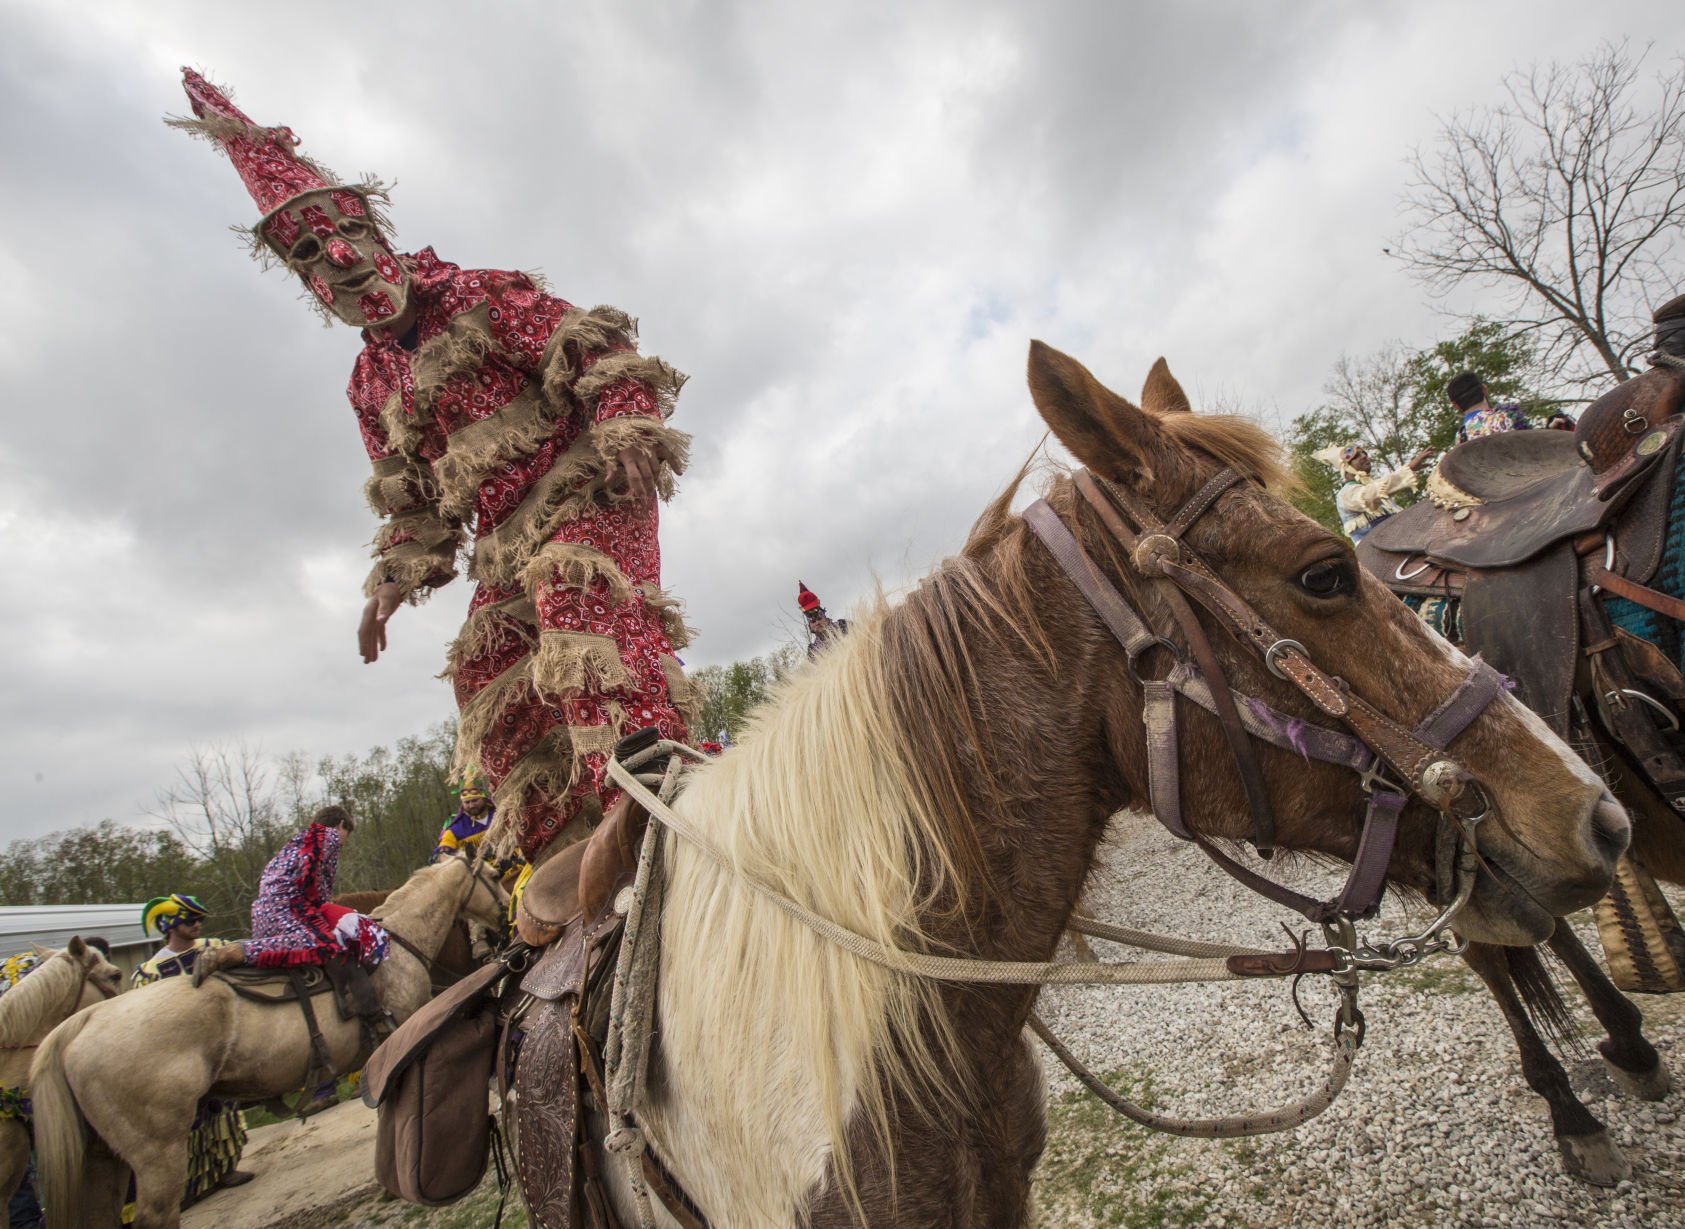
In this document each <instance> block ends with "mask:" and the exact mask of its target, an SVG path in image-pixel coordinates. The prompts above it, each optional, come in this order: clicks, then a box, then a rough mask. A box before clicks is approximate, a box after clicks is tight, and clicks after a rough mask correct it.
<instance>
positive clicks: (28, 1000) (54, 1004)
mask: <svg viewBox="0 0 1685 1229" xmlns="http://www.w3.org/2000/svg"><path fill="white" fill-rule="evenodd" d="M81 972H82V971H81V969H80V968H78V967H77V966H76V965H75V964H74V963H73V962H72V961H71V960H70V959H69V957H67V956H65V955H64V954H63V953H55V954H54V955H53V956H52V957H51V958H49V959H48V960H46V961H45V962H43V963H42V964H41V966H40V967H39V968H37V969H35V970H34V971H33V972H31V973H30V974H29V975H28V976H26V977H24V978H23V979H22V980H21V981H20V982H18V984H17V985H15V986H13V987H12V988H11V989H10V990H8V991H7V992H6V994H5V995H4V996H0V1044H4V1045H16V1046H21V1045H31V1044H34V1043H36V1042H39V1041H40V1040H41V1039H42V1038H43V1037H45V1036H46V1035H47V1034H48V1033H50V1032H52V1031H53V1029H55V1028H57V1027H58V1025H59V1024H60V1023H62V1022H63V1021H64V1020H65V1019H67V1018H68V1017H69V1016H70V1014H71V1012H72V1011H76V1010H80V1009H81V1008H82V1007H84V1006H87V1004H86V1003H83V1002H80V1001H78V1002H76V1003H74V1004H73V1003H72V1002H71V1000H70V989H71V985H72V983H73V982H74V981H75V979H76V978H78V977H80V976H81ZM89 994H96V995H97V991H95V990H94V988H93V986H92V985H91V984H86V983H84V985H83V987H82V994H81V997H82V998H86V997H87V996H88V995H89ZM0 1053H11V1051H0ZM25 1065H26V1066H27V1062H26V1064H25Z"/></svg>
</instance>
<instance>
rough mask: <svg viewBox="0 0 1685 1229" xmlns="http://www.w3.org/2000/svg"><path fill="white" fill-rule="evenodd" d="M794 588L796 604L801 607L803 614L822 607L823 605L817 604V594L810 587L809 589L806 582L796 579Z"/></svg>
mask: <svg viewBox="0 0 1685 1229" xmlns="http://www.w3.org/2000/svg"><path fill="white" fill-rule="evenodd" d="M796 588H797V592H796V605H798V606H800V607H801V608H802V613H803V614H807V613H808V612H809V611H812V610H820V609H823V607H821V606H820V605H819V595H818V594H817V593H815V592H814V591H813V590H812V589H809V588H808V587H807V585H806V584H804V583H803V582H802V581H799V580H798V581H797V582H796Z"/></svg>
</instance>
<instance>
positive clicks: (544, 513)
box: [468, 441, 603, 588]
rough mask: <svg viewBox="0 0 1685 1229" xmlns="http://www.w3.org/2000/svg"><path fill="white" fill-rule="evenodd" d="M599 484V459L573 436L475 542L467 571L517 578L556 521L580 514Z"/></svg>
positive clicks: (489, 579) (500, 581)
mask: <svg viewBox="0 0 1685 1229" xmlns="http://www.w3.org/2000/svg"><path fill="white" fill-rule="evenodd" d="M602 490H603V481H602V465H601V463H600V462H599V461H598V460H597V458H596V457H595V456H594V455H593V454H592V450H591V448H590V446H589V445H588V444H587V443H585V442H584V441H576V442H575V444H574V446H573V447H572V448H570V449H568V451H567V452H566V453H564V454H563V455H562V457H561V459H560V460H558V461H557V462H556V463H555V464H554V465H552V466H551V467H550V469H549V470H548V471H547V472H546V473H545V474H544V475H543V476H542V477H541V478H539V479H538V480H537V481H536V482H534V483H533V484H532V489H531V490H529V491H528V492H527V493H526V495H525V497H524V498H522V500H521V502H520V504H519V505H518V506H517V507H516V508H515V510H514V511H513V512H511V513H510V514H509V516H508V517H507V518H506V519H505V520H504V521H503V523H502V524H501V525H499V526H498V527H497V528H496V529H494V530H492V531H491V532H490V533H488V534H486V535H485V536H484V537H482V538H480V540H479V541H478V542H476V543H475V544H474V558H473V562H472V563H471V564H470V566H469V569H468V574H469V575H470V576H472V577H473V578H474V579H475V580H479V581H483V582H485V583H486V584H490V585H496V586H498V587H499V588H507V587H510V586H512V585H515V584H517V583H518V582H519V581H520V578H521V574H522V572H523V571H524V570H525V568H526V566H527V564H528V562H529V561H530V560H531V559H532V557H533V555H534V553H535V552H537V550H538V549H539V548H540V547H541V546H543V545H544V544H545V543H546V542H547V541H549V540H550V537H551V535H553V534H554V533H555V532H556V529H557V527H558V526H560V525H562V524H564V523H566V522H568V521H574V520H578V519H579V518H580V517H581V516H583V515H584V514H585V513H586V512H587V511H589V510H590V508H591V506H592V504H593V503H594V501H595V499H596V497H597V495H598V494H599V493H600V492H601V491H602Z"/></svg>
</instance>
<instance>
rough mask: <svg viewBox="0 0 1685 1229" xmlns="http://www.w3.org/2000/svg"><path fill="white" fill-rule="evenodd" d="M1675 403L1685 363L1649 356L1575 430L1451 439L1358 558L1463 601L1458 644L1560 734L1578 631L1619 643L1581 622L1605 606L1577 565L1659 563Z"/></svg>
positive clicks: (1407, 585)
mask: <svg viewBox="0 0 1685 1229" xmlns="http://www.w3.org/2000/svg"><path fill="white" fill-rule="evenodd" d="M1682 405H1685V374H1682V373H1679V372H1675V371H1672V370H1670V369H1666V368H1657V369H1654V370H1652V371H1649V372H1646V373H1645V374H1644V375H1642V376H1639V377H1638V378H1636V379H1634V380H1630V381H1628V382H1627V383H1625V384H1623V385H1621V386H1620V387H1619V388H1617V389H1615V390H1613V391H1612V392H1610V393H1608V394H1606V395H1605V396H1604V397H1602V398H1599V400H1598V401H1597V402H1596V403H1594V404H1593V405H1592V406H1591V407H1590V408H1588V409H1587V410H1586V412H1585V414H1583V415H1582V416H1581V419H1580V423H1579V426H1578V428H1577V429H1576V430H1575V432H1574V433H1573V434H1572V435H1570V434H1568V433H1567V432H1560V431H1543V430H1540V431H1511V432H1504V433H1502V434H1499V435H1490V436H1486V437H1484V438H1481V439H1477V440H1472V441H1470V442H1469V443H1467V444H1463V445H1460V446H1459V447H1457V448H1454V449H1452V450H1451V451H1450V452H1448V453H1447V454H1446V455H1445V457H1444V459H1443V460H1442V461H1441V462H1440V466H1439V471H1438V473H1436V475H1435V477H1434V481H1433V482H1432V483H1431V484H1430V494H1431V498H1429V499H1424V500H1422V501H1421V502H1419V503H1417V504H1415V505H1413V506H1412V507H1410V508H1407V509H1405V510H1404V511H1403V512H1400V513H1398V514H1396V515H1394V516H1391V517H1389V518H1387V519H1386V520H1385V521H1382V522H1381V523H1380V524H1379V525H1377V526H1376V527H1375V528H1374V529H1373V530H1372V531H1371V532H1370V533H1369V534H1368V535H1367V536H1366V537H1365V538H1364V539H1363V541H1362V542H1361V543H1360V544H1359V545H1358V548H1357V557H1358V560H1359V562H1361V563H1362V564H1363V566H1364V567H1365V568H1367V569H1368V570H1369V571H1370V572H1372V573H1374V574H1375V575H1376V576H1377V577H1379V578H1380V580H1381V581H1382V583H1384V584H1385V585H1386V586H1387V587H1388V588H1390V589H1391V590H1392V591H1393V592H1395V593H1397V594H1399V595H1401V596H1415V597H1430V598H1450V599H1456V600H1458V601H1459V602H1460V619H1461V627H1462V631H1463V640H1464V644H1465V646H1466V647H1467V648H1468V649H1469V650H1470V651H1471V652H1478V653H1480V654H1481V655H1482V656H1483V657H1484V658H1485V659H1486V660H1487V661H1488V662H1489V663H1490V664H1491V665H1492V666H1493V667H1494V668H1496V669H1498V670H1500V671H1502V672H1503V673H1505V674H1507V675H1509V676H1510V677H1512V678H1513V679H1515V680H1516V684H1517V691H1518V692H1519V694H1520V696H1521V698H1522V699H1523V700H1524V701H1525V702H1526V703H1527V704H1528V705H1529V706H1530V707H1532V708H1533V709H1534V710H1535V711H1536V712H1538V713H1539V714H1540V715H1541V716H1543V717H1544V718H1545V720H1546V721H1548V722H1549V723H1550V724H1551V725H1552V727H1553V728H1554V729H1555V730H1556V731H1557V732H1558V733H1559V734H1561V735H1563V736H1564V737H1567V736H1568V734H1569V727H1570V711H1569V710H1570V700H1571V697H1572V695H1573V694H1574V689H1575V675H1576V671H1577V669H1578V667H1579V658H1580V654H1581V647H1582V644H1588V645H1595V644H1602V643H1604V642H1608V643H1610V644H1613V643H1614V642H1615V637H1614V636H1613V633H1612V632H1611V631H1609V630H1608V629H1607V628H1602V629H1601V630H1598V631H1597V632H1596V634H1588V633H1587V616H1588V615H1591V614H1596V615H1598V616H1600V615H1601V610H1600V607H1599V608H1596V609H1595V610H1593V609H1592V608H1593V607H1596V604H1595V603H1591V602H1590V601H1589V595H1588V594H1587V592H1586V590H1587V587H1588V583H1589V582H1588V579H1587V575H1586V573H1587V572H1588V571H1590V570H1594V569H1597V568H1599V567H1603V568H1607V570H1608V571H1610V572H1613V573H1618V574H1619V576H1620V577H1622V578H1624V579H1626V580H1628V581H1632V582H1636V583H1637V584H1639V585H1642V584H1644V583H1645V582H1647V581H1648V580H1649V579H1650V577H1651V576H1652V575H1653V574H1654V573H1655V571H1656V568H1657V566H1658V565H1659V564H1660V562H1661V556H1662V550H1663V546H1664V542H1665V537H1666V531H1667V512H1668V499H1669V496H1670V495H1671V492H1672V482H1671V476H1672V473H1673V470H1674V467H1675V466H1676V464H1677V462H1678V456H1679V451H1680V446H1681V441H1682V439H1685V416H1681V415H1678V413H1677V411H1678V410H1679V409H1680V408H1681V406H1682ZM1652 475H1654V476H1656V479H1657V480H1655V481H1648V480H1647V479H1649V478H1650V477H1651V476H1652ZM1592 621H1593V622H1596V619H1593V620H1592Z"/></svg>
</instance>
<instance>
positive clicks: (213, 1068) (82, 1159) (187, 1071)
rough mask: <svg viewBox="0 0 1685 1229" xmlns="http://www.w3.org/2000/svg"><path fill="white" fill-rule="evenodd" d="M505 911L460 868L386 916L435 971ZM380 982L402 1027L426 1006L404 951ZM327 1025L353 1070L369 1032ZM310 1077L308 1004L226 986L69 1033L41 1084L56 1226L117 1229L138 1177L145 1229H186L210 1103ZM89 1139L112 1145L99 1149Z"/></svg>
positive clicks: (37, 1092) (432, 874)
mask: <svg viewBox="0 0 1685 1229" xmlns="http://www.w3.org/2000/svg"><path fill="white" fill-rule="evenodd" d="M505 903H506V897H505V896H504V894H503V892H502V889H501V888H499V887H498V886H497V883H496V881H495V880H494V879H492V878H491V876H490V874H489V873H488V872H485V871H482V870H481V869H480V867H479V866H478V864H477V863H475V862H474V861H472V860H471V859H469V858H466V857H457V858H449V859H446V860H445V861H443V862H440V863H438V864H437V865H434V866H428V867H423V868H422V869H421V870H419V871H417V872H415V874H413V875H411V876H410V878H409V881H408V882H406V883H405V884H404V885H403V886H402V887H400V888H399V889H398V890H397V891H395V892H393V893H392V895H391V896H390V897H388V898H387V900H386V903H385V904H384V905H383V906H381V908H379V909H378V910H376V911H375V916H376V917H377V918H378V919H379V920H380V923H381V924H382V925H383V926H385V927H386V928H387V929H388V930H389V931H390V932H391V933H392V934H393V936H394V939H395V940H396V939H397V938H399V937H401V938H402V939H403V940H404V941H405V942H406V943H408V944H409V945H410V946H412V947H414V948H415V949H416V950H417V951H420V952H422V953H424V954H425V955H426V956H427V958H428V959H429V960H431V959H432V957H433V956H435V955H436V954H437V953H438V951H439V948H440V946H441V945H442V944H443V943H444V940H445V936H446V934H447V933H448V932H449V931H450V928H451V926H452V924H453V923H454V922H455V921H456V919H457V917H459V916H465V917H468V918H471V919H473V920H475V921H479V922H483V923H485V924H487V925H490V926H496V925H498V924H499V922H500V920H501V918H502V916H503V909H504V906H505ZM372 981H373V983H374V988H375V991H376V993H377V994H378V995H379V996H380V1001H381V1004H382V1005H383V1006H384V1007H385V1008H386V1009H387V1010H388V1011H390V1012H391V1013H392V1014H393V1016H395V1017H396V1018H397V1019H398V1020H399V1021H402V1020H404V1019H405V1018H406V1017H408V1016H409V1015H410V1014H411V1013H413V1012H414V1011H415V1010H416V1008H418V1007H420V1006H421V1005H422V1004H423V1003H425V1002H426V1001H427V998H428V994H429V987H428V971H427V965H426V964H425V963H423V961H422V960H420V959H418V958H417V957H416V956H415V955H414V954H412V953H411V952H410V951H409V950H407V949H406V948H405V946H404V944H402V943H399V942H396V941H394V942H393V944H392V947H391V951H390V954H389V955H388V956H387V958H386V960H385V961H384V962H383V963H382V964H381V965H380V967H379V968H378V969H376V970H375V971H374V973H373V975H372ZM316 1020H317V1024H318V1026H319V1027H320V1029H321V1033H322V1038H323V1040H324V1041H325V1042H326V1045H327V1050H328V1054H329V1056H330V1058H331V1059H332V1061H333V1063H334V1065H335V1067H336V1068H337V1069H339V1070H346V1069H348V1068H349V1067H350V1066H351V1065H352V1064H353V1063H354V1062H355V1060H356V1058H357V1052H358V1049H359V1047H360V1045H361V1043H362V1026H361V1024H360V1023H359V1022H357V1021H355V1020H349V1021H348V1020H341V1019H340V1018H339V1013H338V1012H336V1011H335V1010H333V1008H332V1007H326V1008H324V1007H318V1008H317V1010H316ZM310 1067H311V1050H310V1034H309V1032H308V1031H307V1030H306V1028H305V1025H304V1020H303V1015H302V1013H301V1012H300V1011H299V1008H298V1005H297V1004H296V1003H285V1004H281V1005H277V1006H266V1005H263V1004H259V1003H254V1002H251V1001H250V1000H248V999H244V998H241V997H240V996H239V995H237V994H236V993H235V992H234V991H233V989H231V988H230V987H229V986H228V985H227V984H226V983H225V982H222V981H220V980H215V979H213V980H211V981H207V982H206V983H205V985H203V986H198V987H196V986H194V985H193V982H192V979H191V978H186V977H172V978H169V979H167V980H165V981H161V982H156V983H154V984H153V985H150V986H146V987H143V988H142V989H140V990H138V991H136V992H134V993H132V994H127V995H124V996H123V997H122V998H121V999H117V1000H115V1001H113V1002H110V1003H103V1004H100V1005H99V1007H98V1009H97V1010H93V1011H89V1012H86V1013H84V1014H83V1015H81V1016H78V1017H77V1018H75V1019H74V1020H71V1021H68V1022H67V1023H66V1024H65V1025H64V1026H63V1027H61V1028H59V1029H57V1030H56V1031H55V1032H53V1034H52V1035H51V1036H49V1037H48V1038H47V1040H46V1041H45V1042H44V1043H43V1044H42V1046H41V1048H40V1051H39V1053H38V1054H37V1056H36V1059H35V1064H34V1067H33V1068H32V1070H31V1073H30V1077H31V1080H32V1081H33V1088H34V1097H35V1147H36V1154H37V1162H38V1165H37V1169H38V1172H39V1175H40V1178H41V1190H42V1196H43V1203H45V1205H46V1207H47V1217H48V1224H49V1225H51V1226H52V1227H53V1229H69V1227H71V1226H83V1225H88V1226H99V1227H100V1229H105V1227H106V1226H111V1225H115V1224H116V1223H117V1221H118V1216H119V1213H120V1210H121V1205H122V1201H123V1194H124V1186H125V1181H126V1178H127V1171H129V1170H133V1171H134V1175H135V1190H136V1202H135V1225H136V1226H137V1229H175V1227H176V1226H178V1225H179V1224H180V1223H181V1212H180V1205H181V1198H182V1192H183V1191H184V1190H185V1189H186V1184H187V1166H188V1156H187V1137H188V1133H189V1130H190V1128H191V1126H192V1123H193V1116H194V1113H195V1111H196V1109H197V1107H198V1105H199V1102H200V1101H201V1100H203V1099H204V1098H205V1097H217V1098H221V1099H224V1100H232V1101H259V1100H264V1099H266V1098H269V1097H277V1096H280V1095H281V1094H283V1093H288V1092H293V1091H295V1090H297V1089H299V1088H302V1087H303V1086H304V1083H305V1081H306V1079H307V1078H308V1077H309V1073H310ZM90 1130H91V1131H92V1132H93V1133H94V1134H95V1135H97V1136H98V1137H99V1139H100V1141H102V1142H103V1145H104V1146H103V1147H89V1145H88V1140H87V1135H88V1132H89V1131H90ZM113 1154H115V1155H113Z"/></svg>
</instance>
